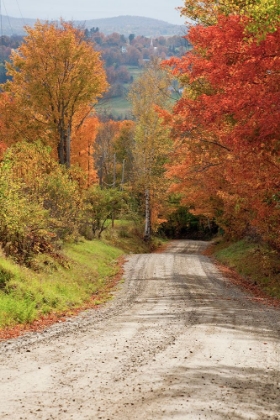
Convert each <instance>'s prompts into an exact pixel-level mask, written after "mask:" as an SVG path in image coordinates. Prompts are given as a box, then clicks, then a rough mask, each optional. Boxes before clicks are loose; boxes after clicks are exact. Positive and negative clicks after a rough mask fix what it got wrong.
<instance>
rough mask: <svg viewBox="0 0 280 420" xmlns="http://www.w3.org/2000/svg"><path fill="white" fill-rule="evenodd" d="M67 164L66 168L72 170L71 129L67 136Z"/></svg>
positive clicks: (69, 128)
mask: <svg viewBox="0 0 280 420" xmlns="http://www.w3.org/2000/svg"><path fill="white" fill-rule="evenodd" d="M65 139H66V142H65V164H66V168H70V165H71V127H70V126H69V127H68V129H67V135H66V136H65Z"/></svg>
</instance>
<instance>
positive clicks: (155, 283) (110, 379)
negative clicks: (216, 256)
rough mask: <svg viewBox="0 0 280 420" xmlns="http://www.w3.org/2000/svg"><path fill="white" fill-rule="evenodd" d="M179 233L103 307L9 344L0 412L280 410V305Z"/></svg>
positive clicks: (80, 415)
mask: <svg viewBox="0 0 280 420" xmlns="http://www.w3.org/2000/svg"><path fill="white" fill-rule="evenodd" d="M205 246H206V244H205V243H204V242H193V241H175V242H173V243H172V244H171V246H170V247H169V248H168V249H167V250H166V252H165V253H162V254H147V255H132V256H130V257H129V258H128V261H127V263H126V266H125V273H126V274H125V277H126V280H125V282H124V283H123V284H122V285H121V287H120V289H119V290H118V291H117V292H116V296H115V297H114V299H113V300H112V301H111V302H110V303H109V304H108V305H105V306H104V307H103V308H100V309H99V310H98V311H87V312H86V313H83V314H81V315H79V316H78V317H77V318H75V319H71V320H69V321H67V322H66V323H63V324H58V325H55V326H53V327H52V328H49V329H48V330H47V331H45V332H43V333H37V334H29V335H26V336H25V337H21V338H18V339H16V340H11V341H9V342H5V343H1V345H0V369H1V372H0V418H1V419H11V420H13V419H15V420H19V419H28V420H32V419H44V420H46V419H56V420H60V419H61V420H62V419H63V420H64V419H65V420H66V419H67V420H69V419H76V420H83V419H90V420H95V419H104V420H108V419H110V420H130V419H136V420H142V419H143V420H149V419H150V420H159V419H164V420H169V419H176V420H177V419H178V420H179V419H184V420H187V419H190V420H197V419H210V420H212V419H215V420H218V419H221V420H225V419H230V420H232V419H242V420H243V419H252V420H255V419H260V420H267V419H280V313H279V311H277V310H274V309H271V308H267V307H265V306H264V305H261V304H258V303H255V302H253V301H252V300H251V299H250V297H248V296H247V295H246V294H244V293H243V292H241V291H240V290H238V289H237V288H236V287H235V286H233V285H231V283H230V281H228V280H225V279H223V278H222V276H221V274H220V273H219V272H218V271H217V269H216V268H215V266H213V265H212V263H211V262H210V260H209V259H208V258H207V257H205V256H202V255H201V254H200V252H201V251H202V250H203V249H204V248H205Z"/></svg>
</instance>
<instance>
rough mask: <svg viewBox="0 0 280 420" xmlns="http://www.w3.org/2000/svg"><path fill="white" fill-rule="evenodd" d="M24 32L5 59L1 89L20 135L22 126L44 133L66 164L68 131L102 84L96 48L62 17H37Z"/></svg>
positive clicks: (84, 115) (87, 110)
mask: <svg viewBox="0 0 280 420" xmlns="http://www.w3.org/2000/svg"><path fill="white" fill-rule="evenodd" d="M26 31H27V36H26V37H25V38H24V42H23V44H22V45H21V46H20V47H19V48H18V49H17V50H15V51H13V52H12V55H11V62H10V63H8V64H7V69H8V75H9V76H11V78H12V79H11V80H9V81H7V82H6V83H5V84H4V85H2V88H3V89H4V90H5V91H6V92H8V94H9V102H10V103H12V104H13V103H14V104H15V106H14V107H13V111H14V123H15V125H16V126H17V129H18V131H19V132H21V136H22V137H23V138H25V136H26V130H25V129H26V128H27V126H28V128H29V129H30V126H32V127H33V129H34V132H33V133H34V135H36V136H37V138H38V137H40V138H41V137H46V133H47V137H48V139H49V142H50V143H52V146H54V147H56V149H57V156H58V160H59V163H61V164H66V166H69V165H70V161H71V151H70V144H71V136H72V134H73V133H74V132H75V130H77V129H79V128H80V126H81V125H82V124H83V122H84V120H85V119H86V118H87V117H88V116H89V115H90V113H91V110H92V108H93V106H94V104H95V103H96V99H97V98H98V97H99V96H100V95H101V94H102V92H104V91H105V90H106V88H107V82H106V76H105V71H104V69H103V66H102V61H101V59H100V53H99V52H96V51H94V49H93V45H91V44H90V43H89V42H86V41H85V39H84V32H83V31H81V30H79V29H77V28H74V27H73V25H72V24H70V23H66V22H64V21H61V22H60V23H59V24H57V23H48V22H47V23H41V22H40V21H37V23H36V24H35V26H34V28H30V27H26ZM9 106H11V104H9ZM17 112H19V115H18V118H16V117H17ZM22 122H24V124H22ZM14 131H16V130H14ZM29 133H30V132H29ZM76 138H78V136H76Z"/></svg>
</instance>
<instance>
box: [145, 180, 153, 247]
mask: <svg viewBox="0 0 280 420" xmlns="http://www.w3.org/2000/svg"><path fill="white" fill-rule="evenodd" d="M150 239H151V201H150V191H149V190H148V188H147V189H146V190H145V230H144V241H147V242H148V241H149V240H150Z"/></svg>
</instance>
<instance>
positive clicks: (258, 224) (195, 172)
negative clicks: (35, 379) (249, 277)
mask: <svg viewBox="0 0 280 420" xmlns="http://www.w3.org/2000/svg"><path fill="white" fill-rule="evenodd" d="M245 25H246V20H245V19H244V18H243V19H242V20H241V18H240V17H239V16H237V15H235V16H227V17H225V16H220V17H219V19H218V22H217V24H216V25H213V26H208V27H203V26H196V27H193V28H192V29H191V30H190V33H189V35H188V39H189V41H190V42H191V43H192V45H193V50H192V51H191V52H189V53H187V54H186V55H185V56H184V57H183V58H181V59H172V60H170V61H169V62H168V64H169V65H170V66H173V72H174V74H176V75H177V76H178V77H179V78H180V80H181V82H182V84H183V86H184V87H185V89H184V93H183V97H182V99H180V100H179V101H178V103H177V105H176V106H175V109H174V114H173V116H172V126H173V132H174V136H175V137H176V155H175V157H176V159H175V160H174V164H173V167H172V168H171V169H170V172H171V173H172V175H173V176H175V177H176V178H177V179H178V181H179V187H177V188H178V189H180V190H181V191H184V194H185V197H186V199H187V200H190V199H191V200H192V201H193V203H195V205H196V207H197V209H199V210H202V211H203V212H208V213H209V214H211V215H215V216H216V217H218V221H219V222H220V224H221V225H222V226H223V227H224V229H225V230H227V231H228V232H230V233H232V234H235V235H242V234H244V233H245V232H248V230H251V231H252V229H254V230H255V232H257V233H258V234H260V235H261V236H262V237H263V238H265V239H266V240H269V241H270V242H272V243H273V244H274V245H276V246H278V247H280V238H279V216H280V194H279V190H280V178H279V169H280V163H279V147H280V142H279V140H280V138H279V132H280V130H279V129H280V91H279V69H280V54H279V53H280V30H279V29H278V30H277V31H275V32H274V33H271V34H267V36H266V38H265V39H264V40H262V41H259V40H254V39H252V38H250V39H248V38H247V37H246V31H245Z"/></svg>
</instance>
